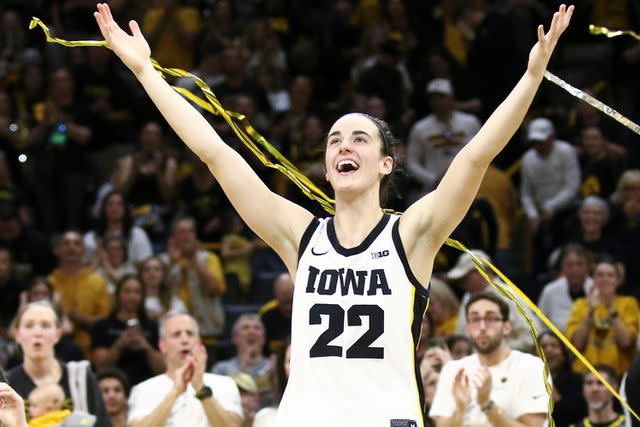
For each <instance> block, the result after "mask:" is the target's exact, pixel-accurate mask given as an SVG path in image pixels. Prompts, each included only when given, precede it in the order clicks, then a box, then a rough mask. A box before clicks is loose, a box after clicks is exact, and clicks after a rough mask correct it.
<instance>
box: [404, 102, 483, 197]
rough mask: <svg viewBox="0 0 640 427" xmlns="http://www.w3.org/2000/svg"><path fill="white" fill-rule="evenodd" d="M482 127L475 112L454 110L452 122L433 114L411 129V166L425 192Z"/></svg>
mask: <svg viewBox="0 0 640 427" xmlns="http://www.w3.org/2000/svg"><path fill="white" fill-rule="evenodd" d="M479 130H480V120H478V118H477V117H476V116H474V115H472V114H467V113H462V112H460V111H454V112H453V115H452V116H451V120H450V121H449V122H448V123H444V122H441V121H440V120H438V119H437V118H436V116H435V115H433V114H431V115H429V116H427V117H425V118H424V119H422V120H420V121H418V122H417V123H416V124H415V125H413V127H412V128H411V133H410V134H409V143H408V147H407V169H409V172H411V174H412V175H413V176H414V177H415V178H416V179H417V180H418V181H420V182H421V183H422V184H423V186H424V190H425V191H430V190H432V189H433V187H434V186H435V182H436V180H437V179H439V178H441V177H442V175H444V173H445V172H446V171H447V169H448V168H449V165H451V162H452V161H453V158H454V157H455V156H456V154H458V152H459V151H460V150H462V147H464V146H465V145H466V144H467V143H468V142H469V141H470V140H471V138H473V137H474V136H475V134H476V133H478V131H479Z"/></svg>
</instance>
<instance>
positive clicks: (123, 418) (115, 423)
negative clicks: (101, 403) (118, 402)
mask: <svg viewBox="0 0 640 427" xmlns="http://www.w3.org/2000/svg"><path fill="white" fill-rule="evenodd" d="M109 416H110V417H111V426H112V427H126V425H127V411H126V410H122V411H120V412H117V413H115V414H109Z"/></svg>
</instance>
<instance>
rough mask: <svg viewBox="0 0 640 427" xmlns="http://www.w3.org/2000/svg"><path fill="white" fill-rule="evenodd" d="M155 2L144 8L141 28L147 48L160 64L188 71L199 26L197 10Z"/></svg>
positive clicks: (176, 0)
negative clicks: (146, 38)
mask: <svg viewBox="0 0 640 427" xmlns="http://www.w3.org/2000/svg"><path fill="white" fill-rule="evenodd" d="M155 3H156V4H155V5H154V6H153V7H150V8H148V9H147V11H146V13H145V15H144V18H143V20H142V25H141V27H142V30H143V31H144V33H145V34H147V36H148V38H149V46H151V48H152V49H153V51H154V52H157V53H156V56H157V60H158V61H159V62H160V63H161V64H163V65H165V66H167V67H176V68H181V69H183V70H190V69H191V66H192V61H193V54H194V52H195V51H194V47H195V46H196V43H195V41H196V38H197V35H198V32H199V31H200V26H201V22H200V14H199V13H198V9H196V8H194V7H187V6H182V5H181V3H182V2H180V1H179V0H167V1H161V2H155Z"/></svg>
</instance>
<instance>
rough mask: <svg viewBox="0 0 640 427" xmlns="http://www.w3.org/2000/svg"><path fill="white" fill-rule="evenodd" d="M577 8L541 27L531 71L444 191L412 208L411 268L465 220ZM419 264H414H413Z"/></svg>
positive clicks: (456, 163)
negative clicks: (493, 162)
mask: <svg viewBox="0 0 640 427" xmlns="http://www.w3.org/2000/svg"><path fill="white" fill-rule="evenodd" d="M572 13H573V6H570V7H569V8H566V6H565V5H562V6H560V8H559V10H558V11H557V12H556V13H555V14H554V15H553V20H552V21H551V27H550V28H549V32H547V33H546V34H545V33H544V29H543V26H542V25H540V26H538V42H537V43H536V44H535V46H534V47H533V48H532V49H531V53H530V54H529V64H528V66H527V71H526V72H525V73H524V75H523V76H522V78H521V79H520V81H519V82H518V83H517V84H516V86H515V87H514V89H513V90H512V91H511V93H510V94H509V96H507V98H506V99H505V100H504V101H503V102H502V104H500V106H498V108H497V109H496V110H495V111H494V112H493V114H492V115H491V117H489V119H488V120H487V122H486V123H485V125H484V126H483V127H482V128H481V129H480V131H479V132H478V133H477V134H476V136H475V137H474V138H473V139H472V140H471V141H470V142H469V143H468V144H467V145H466V146H465V147H464V148H463V149H462V150H461V151H460V153H458V155H457V156H456V157H455V159H454V160H453V162H452V163H451V166H450V167H449V169H448V170H447V173H446V174H445V176H444V178H443V179H442V181H441V182H440V185H439V186H438V188H436V189H435V190H434V191H432V192H431V193H429V194H428V195H426V196H424V197H423V198H421V199H420V200H418V201H417V202H416V203H414V204H413V205H412V206H410V207H409V209H407V211H406V212H405V214H404V215H403V218H402V221H401V222H400V235H401V238H402V241H403V243H404V245H405V249H406V250H407V252H408V255H409V260H410V263H411V265H416V266H418V265H421V264H420V262H423V263H424V260H425V259H426V258H425V256H428V254H429V253H431V254H432V256H433V253H435V251H437V250H438V249H439V248H440V246H441V245H442V243H444V241H445V240H446V238H447V237H448V236H449V235H450V234H451V232H452V231H453V230H454V229H455V227H457V225H458V224H459V223H460V221H461V220H462V218H463V217H464V216H465V214H466V212H467V210H468V209H469V206H470V205H471V203H472V202H473V199H474V198H475V196H476V194H477V192H478V188H479V186H480V183H481V182H482V178H483V177H484V173H485V171H486V170H487V167H488V166H489V164H490V163H491V161H492V160H493V158H494V157H495V156H496V155H497V154H498V153H499V152H500V151H501V150H502V149H503V148H504V146H505V145H506V144H507V142H509V140H510V139H511V137H512V136H513V134H514V133H515V132H516V130H517V129H518V127H519V126H520V124H521V122H522V119H523V118H524V116H525V114H526V112H527V110H528V109H529V106H530V105H531V102H532V100H533V97H534V96H535V94H536V91H537V90H538V87H539V86H540V83H541V82H542V79H543V77H544V73H545V70H546V68H547V64H548V62H549V58H550V57H551V54H552V52H553V49H554V48H555V46H556V44H557V42H558V38H559V37H560V35H561V34H562V33H563V32H564V30H565V29H566V28H567V26H568V25H569V21H570V20H571V15H572ZM412 260H413V261H412Z"/></svg>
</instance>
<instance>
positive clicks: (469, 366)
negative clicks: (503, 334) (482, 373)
mask: <svg viewBox="0 0 640 427" xmlns="http://www.w3.org/2000/svg"><path fill="white" fill-rule="evenodd" d="M461 368H464V370H465V372H467V373H468V374H470V375H473V372H474V370H477V369H479V368H480V359H479V358H478V355H477V354H473V355H471V356H467V357H464V358H462V359H460V360H453V361H451V362H448V363H446V364H445V365H444V366H443V368H442V372H441V373H440V379H439V380H438V386H437V388H436V394H435V396H434V398H433V403H432V404H431V409H430V410H429V416H430V417H450V416H452V415H453V413H454V411H455V408H456V403H455V399H454V397H453V391H452V387H453V380H454V378H455V376H456V374H457V372H458V371H459V370H460V369H461ZM543 368H544V365H543V363H542V360H540V359H539V358H538V357H535V356H532V355H530V354H527V353H522V352H519V351H517V350H511V352H510V353H509V355H508V356H507V358H506V359H505V360H503V361H502V362H501V363H499V364H497V365H495V366H489V367H488V369H489V372H490V374H491V384H492V385H491V394H490V395H489V397H490V399H491V400H493V402H494V403H495V404H496V406H497V407H499V408H500V409H501V410H502V411H503V412H504V414H506V415H508V416H509V417H511V418H513V419H517V418H518V417H520V416H522V415H525V414H537V413H546V412H547V410H548V405H549V395H548V394H547V391H546V389H545V385H544V380H543V378H544V377H543ZM476 393H477V389H476V388H475V387H474V386H473V385H471V404H470V405H469V407H468V408H467V411H466V412H465V414H464V419H463V422H462V425H463V426H464V427H492V425H491V423H490V422H489V420H488V419H487V416H486V415H485V414H484V412H482V410H481V409H480V407H479V406H478V404H477V402H476Z"/></svg>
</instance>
